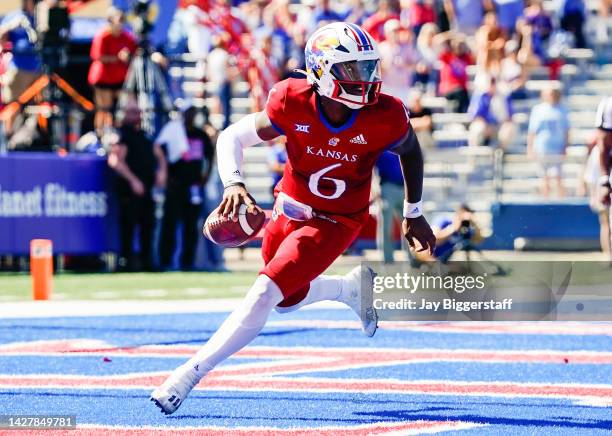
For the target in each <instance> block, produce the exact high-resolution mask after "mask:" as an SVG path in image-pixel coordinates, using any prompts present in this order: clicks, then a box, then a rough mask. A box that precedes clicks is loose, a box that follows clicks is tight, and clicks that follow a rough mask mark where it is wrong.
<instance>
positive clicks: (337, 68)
mask: <svg viewBox="0 0 612 436" xmlns="http://www.w3.org/2000/svg"><path fill="white" fill-rule="evenodd" d="M330 72H331V74H332V76H333V77H334V80H333V82H334V90H333V92H332V95H331V97H330V98H332V99H333V100H337V101H339V102H341V103H344V104H346V105H347V106H349V107H350V108H352V109H359V108H361V107H363V106H367V105H371V104H375V103H376V102H377V101H378V96H379V94H380V87H381V85H382V80H381V79H380V66H379V61H378V60H376V59H374V60H364V61H349V62H339V63H336V64H334V65H332V67H331V70H330Z"/></svg>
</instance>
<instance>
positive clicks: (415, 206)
mask: <svg viewBox="0 0 612 436" xmlns="http://www.w3.org/2000/svg"><path fill="white" fill-rule="evenodd" d="M421 215H423V200H420V201H417V202H416V203H408V202H407V201H406V200H404V218H418V217H420V216H421Z"/></svg>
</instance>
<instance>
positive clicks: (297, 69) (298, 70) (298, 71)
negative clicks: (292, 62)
mask: <svg viewBox="0 0 612 436" xmlns="http://www.w3.org/2000/svg"><path fill="white" fill-rule="evenodd" d="M293 72H294V73H301V74H303V75H305V76H306V77H308V73H307V72H306V71H304V70H302V69H300V68H294V69H293Z"/></svg>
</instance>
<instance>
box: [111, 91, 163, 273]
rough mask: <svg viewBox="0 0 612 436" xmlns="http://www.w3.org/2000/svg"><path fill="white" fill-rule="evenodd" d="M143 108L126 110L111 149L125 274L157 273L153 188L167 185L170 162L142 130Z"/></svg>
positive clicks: (120, 254)
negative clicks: (136, 237)
mask: <svg viewBox="0 0 612 436" xmlns="http://www.w3.org/2000/svg"><path fill="white" fill-rule="evenodd" d="M140 121H141V119H140V109H139V108H138V105H137V104H136V103H135V102H130V103H128V105H127V106H126V108H125V109H124V111H123V117H122V120H121V126H120V128H119V136H118V141H117V142H116V143H115V144H113V145H112V146H111V149H110V153H109V155H108V164H109V166H110V167H111V168H112V169H113V170H115V172H116V173H117V174H118V175H119V178H118V179H117V197H118V200H119V233H120V241H121V247H120V253H119V256H120V257H119V267H120V269H121V270H124V271H140V270H145V271H151V270H153V229H154V226H155V216H154V214H155V205H154V202H153V196H152V191H153V187H154V186H157V187H159V188H163V187H164V186H165V184H166V174H167V172H166V171H167V168H166V159H165V157H164V153H163V152H162V149H161V147H160V146H159V145H158V144H156V145H154V144H153V141H151V139H149V137H148V136H147V134H146V133H145V132H144V131H143V130H142V129H141V128H140ZM137 227H138V235H139V247H140V253H139V255H138V256H135V255H134V250H133V247H134V234H135V230H136V228H137Z"/></svg>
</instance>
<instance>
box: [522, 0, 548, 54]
mask: <svg viewBox="0 0 612 436" xmlns="http://www.w3.org/2000/svg"><path fill="white" fill-rule="evenodd" d="M516 30H517V33H518V34H519V36H520V37H521V39H522V43H521V50H522V51H523V52H524V53H523V54H522V55H521V54H519V60H520V61H521V62H522V63H523V64H526V65H542V64H545V63H546V58H547V56H546V52H547V46H548V40H549V38H550V35H551V34H552V31H553V23H552V20H551V18H550V15H549V14H548V13H547V12H546V11H545V10H544V7H543V6H542V0H533V1H532V2H531V5H529V7H527V8H526V9H525V14H524V19H520V20H518V21H517V25H516ZM534 55H535V56H537V62H536V60H535V59H530V58H531V56H534Z"/></svg>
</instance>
